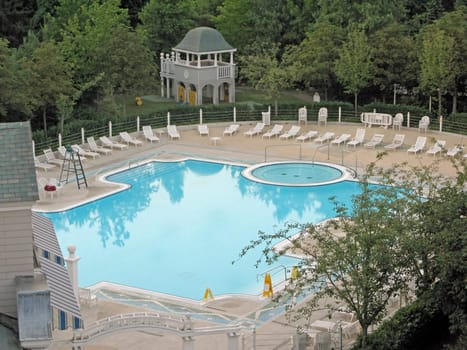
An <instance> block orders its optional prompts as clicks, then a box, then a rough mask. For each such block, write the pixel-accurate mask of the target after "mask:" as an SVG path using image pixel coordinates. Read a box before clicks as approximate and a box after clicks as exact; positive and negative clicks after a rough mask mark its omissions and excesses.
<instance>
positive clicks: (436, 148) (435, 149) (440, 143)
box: [426, 140, 446, 156]
mask: <svg viewBox="0 0 467 350" xmlns="http://www.w3.org/2000/svg"><path fill="white" fill-rule="evenodd" d="M445 146H446V141H444V140H437V141H436V142H435V144H434V145H433V146H431V147H430V148H429V149H428V150H427V151H426V154H432V155H433V156H436V155H437V154H438V153H441V151H442V150H443V148H444V147H445Z"/></svg>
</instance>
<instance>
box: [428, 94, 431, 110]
mask: <svg viewBox="0 0 467 350" xmlns="http://www.w3.org/2000/svg"><path fill="white" fill-rule="evenodd" d="M428 110H429V111H430V113H431V95H430V99H429V100H428Z"/></svg>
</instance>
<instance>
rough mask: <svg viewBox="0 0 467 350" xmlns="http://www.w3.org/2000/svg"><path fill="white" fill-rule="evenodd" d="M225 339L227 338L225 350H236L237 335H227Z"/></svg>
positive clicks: (233, 333)
mask: <svg viewBox="0 0 467 350" xmlns="http://www.w3.org/2000/svg"><path fill="white" fill-rule="evenodd" d="M227 338H228V345H227V349H228V350H238V338H239V334H237V333H235V332H232V333H227Z"/></svg>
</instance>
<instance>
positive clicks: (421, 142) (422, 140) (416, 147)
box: [407, 136, 426, 153]
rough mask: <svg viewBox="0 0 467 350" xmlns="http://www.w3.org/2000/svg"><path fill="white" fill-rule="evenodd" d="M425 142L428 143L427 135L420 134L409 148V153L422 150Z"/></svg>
mask: <svg viewBox="0 0 467 350" xmlns="http://www.w3.org/2000/svg"><path fill="white" fill-rule="evenodd" d="M425 144H426V137H425V136H418V137H417V140H416V141H415V144H414V145H413V146H411V147H410V148H409V149H408V150H407V153H418V152H421V151H423V149H424V148H425Z"/></svg>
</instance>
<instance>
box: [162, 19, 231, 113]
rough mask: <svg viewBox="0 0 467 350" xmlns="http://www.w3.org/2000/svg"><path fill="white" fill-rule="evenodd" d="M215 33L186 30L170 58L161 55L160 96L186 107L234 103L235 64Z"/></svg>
mask: <svg viewBox="0 0 467 350" xmlns="http://www.w3.org/2000/svg"><path fill="white" fill-rule="evenodd" d="M236 50H237V49H234V48H233V47H232V46H230V44H229V43H227V41H225V39H224V37H223V36H222V34H221V33H219V32H218V31H217V30H215V29H213V28H209V27H198V28H195V29H192V30H190V31H189V32H188V33H187V34H186V35H185V37H184V38H183V40H182V41H181V42H180V43H179V44H178V45H177V46H175V47H174V48H173V49H172V53H171V54H165V55H164V53H161V57H160V58H161V64H160V76H161V96H162V97H166V98H175V100H176V101H177V102H179V103H184V104H190V105H202V104H219V103H222V102H230V103H233V102H235V64H234V61H233V54H234V52H235V51H236Z"/></svg>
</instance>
